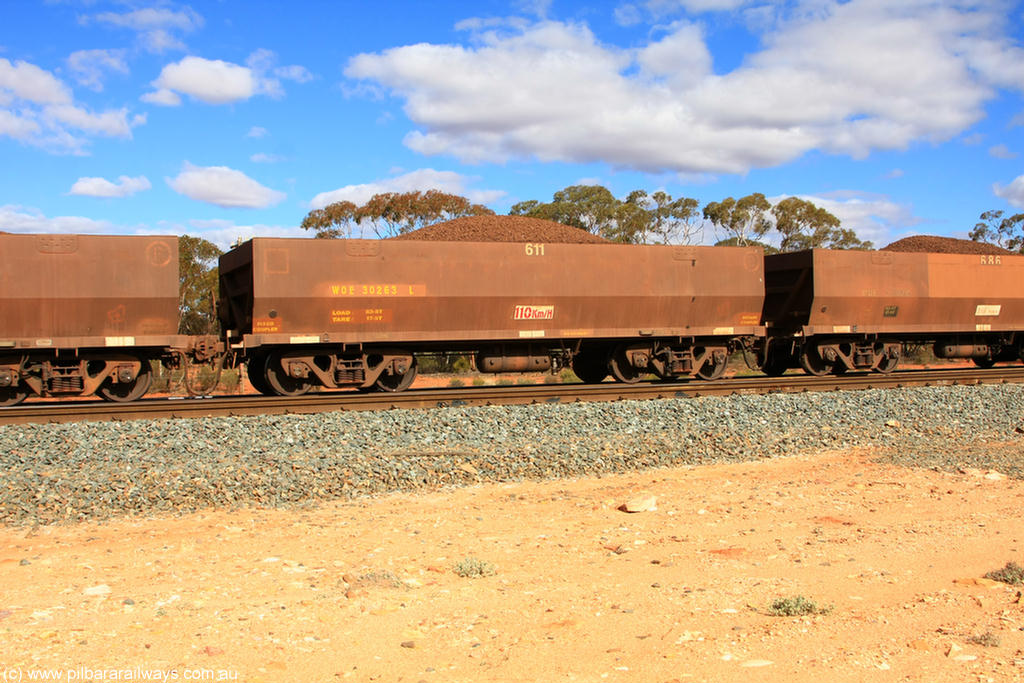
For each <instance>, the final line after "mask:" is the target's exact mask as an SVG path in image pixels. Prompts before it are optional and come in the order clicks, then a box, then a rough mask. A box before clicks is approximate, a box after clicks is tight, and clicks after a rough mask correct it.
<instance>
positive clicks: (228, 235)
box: [164, 219, 309, 250]
mask: <svg viewBox="0 0 1024 683" xmlns="http://www.w3.org/2000/svg"><path fill="white" fill-rule="evenodd" d="M164 231H165V232H171V233H174V234H178V235H184V234H189V235H197V236H199V237H202V238H203V239H205V240H209V241H210V242H213V243H214V244H216V245H217V246H218V247H220V248H221V249H224V250H227V249H230V248H231V247H232V245H234V244H237V243H239V242H244V241H246V240H250V239H252V238H253V237H309V232H308V231H307V230H303V229H302V228H300V227H298V226H297V225H288V226H284V225H265V224H262V223H256V224H252V225H239V224H237V223H235V222H234V221H229V220H223V219H194V220H190V221H188V222H187V223H184V224H172V225H167V226H164Z"/></svg>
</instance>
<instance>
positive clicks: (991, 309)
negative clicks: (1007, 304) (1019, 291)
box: [974, 304, 1003, 316]
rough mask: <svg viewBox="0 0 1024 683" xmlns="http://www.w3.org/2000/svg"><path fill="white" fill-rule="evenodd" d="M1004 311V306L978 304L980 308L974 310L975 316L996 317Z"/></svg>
mask: <svg viewBox="0 0 1024 683" xmlns="http://www.w3.org/2000/svg"><path fill="white" fill-rule="evenodd" d="M1002 310H1003V306H1002V304H978V307H977V308H975V309H974V315H978V316H981V315H990V316H996V315H999V313H1000V312H1001V311H1002Z"/></svg>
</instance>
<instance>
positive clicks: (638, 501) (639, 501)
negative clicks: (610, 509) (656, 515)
mask: <svg viewBox="0 0 1024 683" xmlns="http://www.w3.org/2000/svg"><path fill="white" fill-rule="evenodd" d="M657 502H658V499H657V498H656V497H654V496H652V495H640V496H636V497H635V498H630V499H629V500H627V501H626V502H625V503H623V504H622V505H620V506H619V509H620V510H622V511H623V512H651V511H653V510H657V509H658V508H657V507H656V505H657Z"/></svg>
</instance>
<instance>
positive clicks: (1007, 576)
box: [985, 562, 1024, 586]
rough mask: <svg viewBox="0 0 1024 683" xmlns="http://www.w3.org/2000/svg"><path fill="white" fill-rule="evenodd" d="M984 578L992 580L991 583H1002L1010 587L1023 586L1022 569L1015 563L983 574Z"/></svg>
mask: <svg viewBox="0 0 1024 683" xmlns="http://www.w3.org/2000/svg"><path fill="white" fill-rule="evenodd" d="M985 578H986V579H992V580H993V581H1002V582H1003V583H1008V584H1010V585H1011V586H1020V585H1024V567H1021V566H1020V565H1019V564H1017V563H1016V562H1007V563H1006V566H1005V567H1003V568H1002V569H995V570H993V571H990V572H988V573H987V574H985Z"/></svg>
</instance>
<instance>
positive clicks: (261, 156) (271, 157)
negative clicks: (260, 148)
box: [249, 152, 285, 164]
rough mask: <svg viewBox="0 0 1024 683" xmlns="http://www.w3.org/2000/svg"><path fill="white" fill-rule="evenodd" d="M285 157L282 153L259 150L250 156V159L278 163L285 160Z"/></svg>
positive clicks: (258, 162)
mask: <svg viewBox="0 0 1024 683" xmlns="http://www.w3.org/2000/svg"><path fill="white" fill-rule="evenodd" d="M284 160H285V157H283V156H281V155H280V154H267V153H265V152H257V153H256V154H252V155H250V156H249V161H251V162H253V163H255V164H276V163H277V162H279V161H284Z"/></svg>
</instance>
